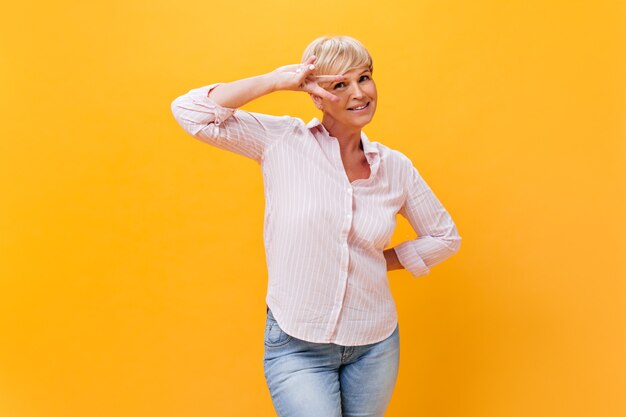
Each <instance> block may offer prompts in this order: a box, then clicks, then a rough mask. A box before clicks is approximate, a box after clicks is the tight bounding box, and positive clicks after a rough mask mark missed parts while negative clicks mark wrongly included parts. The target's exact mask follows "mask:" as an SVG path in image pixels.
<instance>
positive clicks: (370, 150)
mask: <svg viewBox="0 0 626 417" xmlns="http://www.w3.org/2000/svg"><path fill="white" fill-rule="evenodd" d="M317 126H319V128H320V129H321V130H322V131H323V132H324V133H326V135H327V136H330V133H329V132H328V130H326V128H325V127H324V125H323V124H322V122H321V121H320V120H319V119H317V118H316V117H314V118H313V119H311V121H310V122H309V123H307V127H308V128H309V129H313V128H315V127H317ZM361 143H362V144H363V152H364V153H365V155H366V156H367V155H373V154H376V156H380V155H379V154H380V151H379V150H378V147H377V146H376V145H375V144H374V143H372V142H370V140H369V139H368V137H367V135H365V133H364V132H363V131H361ZM368 160H369V157H368Z"/></svg>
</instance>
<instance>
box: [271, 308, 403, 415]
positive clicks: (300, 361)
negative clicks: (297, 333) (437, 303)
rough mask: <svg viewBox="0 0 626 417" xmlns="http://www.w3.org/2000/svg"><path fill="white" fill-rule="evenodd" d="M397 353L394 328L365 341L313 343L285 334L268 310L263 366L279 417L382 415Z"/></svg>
mask: <svg viewBox="0 0 626 417" xmlns="http://www.w3.org/2000/svg"><path fill="white" fill-rule="evenodd" d="M399 354H400V335H399V328H398V327H396V330H395V331H394V332H393V333H392V334H391V336H389V337H388V338H387V339H385V340H382V341H380V342H378V343H373V344H369V345H363V346H341V345H336V344H334V343H312V342H307V341H304V340H301V339H297V338H295V337H292V336H290V335H288V334H287V333H285V332H284V331H283V330H282V329H281V328H280V327H279V326H278V323H277V322H276V320H275V319H274V316H273V315H272V312H271V311H270V310H269V308H268V309H267V319H266V324H265V352H264V358H263V365H264V369H265V380H266V381H267V386H268V388H269V390H270V395H271V397H272V402H273V404H274V408H275V409H276V413H277V414H278V416H279V417H357V416H358V417H382V416H383V415H384V414H385V410H386V408H387V405H388V404H389V400H390V399H391V393H392V392H393V389H394V386H395V383H396V377H397V375H398V364H399Z"/></svg>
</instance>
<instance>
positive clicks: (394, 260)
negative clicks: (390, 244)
mask: <svg viewBox="0 0 626 417" xmlns="http://www.w3.org/2000/svg"><path fill="white" fill-rule="evenodd" d="M383 255H385V261H387V271H393V270H394V269H404V267H403V266H402V264H401V263H400V260H399V259H398V255H397V254H396V251H395V250H394V249H393V248H389V249H386V250H384V251H383Z"/></svg>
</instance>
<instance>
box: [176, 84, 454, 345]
mask: <svg viewBox="0 0 626 417" xmlns="http://www.w3.org/2000/svg"><path fill="white" fill-rule="evenodd" d="M219 84H221V83H215V84H211V85H208V86H205V87H201V88H196V89H192V90H190V91H189V92H188V93H187V94H184V95H182V96H180V97H178V98H176V99H175V100H174V101H173V102H172V112H173V114H174V117H175V119H176V121H177V122H178V123H179V124H180V125H181V126H182V127H183V129H184V130H185V131H187V132H188V133H189V134H190V135H192V136H194V137H195V138H196V139H199V140H201V141H202V142H205V143H207V144H209V145H212V146H216V147H218V148H222V149H225V150H228V151H231V152H235V153H237V154H240V155H243V156H245V157H248V158H251V159H253V160H255V161H256V162H257V163H258V164H259V165H260V167H261V171H262V174H263V184H264V195H265V215H264V228H263V237H264V245H265V256H266V263H267V268H268V288H267V296H266V302H267V305H268V306H269V308H270V309H271V310H272V313H273V315H274V317H275V319H276V321H277V322H278V324H279V325H280V326H281V328H282V329H283V330H284V331H285V332H286V333H287V334H289V335H291V336H294V337H296V338H299V339H303V340H306V341H310V342H317V343H336V344H339V345H344V346H357V345H365V344H370V343H375V342H378V341H381V340H383V339H385V338H386V337H388V336H389V335H391V333H393V331H394V330H395V327H396V324H397V320H398V316H397V313H396V306H395V303H394V300H393V297H392V294H391V291H390V288H389V282H388V280H387V264H386V261H385V257H384V255H383V250H384V249H385V248H386V247H387V246H388V245H389V242H390V240H391V236H392V234H393V232H394V229H395V226H396V214H397V213H400V214H401V215H402V216H404V217H405V218H406V219H407V220H408V221H409V223H410V224H411V226H412V227H413V229H414V230H415V231H416V232H417V234H418V235H419V237H418V238H416V239H414V240H408V241H405V242H403V243H401V244H400V245H397V246H396V247H395V248H394V250H395V251H396V253H397V255H398V259H399V261H400V263H401V264H402V266H403V267H404V268H406V269H407V270H408V271H409V272H410V273H411V274H412V275H413V276H414V277H419V276H422V275H425V274H428V273H429V271H430V268H432V267H433V266H434V265H436V264H438V263H440V262H442V261H443V260H445V259H446V258H448V257H450V256H452V255H453V254H455V253H456V252H457V251H458V250H459V248H460V242H461V237H460V236H459V233H458V232H457V229H456V226H455V224H454V222H453V221H452V219H451V217H450V215H449V214H448V212H447V211H446V210H445V209H444V207H443V206H442V205H441V203H440V202H439V200H438V199H437V197H435V195H434V194H433V192H432V191H431V189H430V188H429V186H428V185H427V184H426V182H424V180H423V179H422V177H421V176H420V174H419V172H418V171H417V169H416V168H415V167H414V166H413V164H412V162H411V160H410V159H409V158H408V157H406V156H405V155H404V154H403V153H401V152H399V151H396V150H393V149H390V148H389V147H387V146H385V145H383V144H381V143H379V142H370V140H369V139H368V138H367V136H366V135H365V133H363V132H361V142H362V145H363V151H364V153H365V157H366V158H367V161H368V162H369V164H370V172H371V173H370V177H369V178H367V179H357V180H354V181H352V182H350V181H349V179H348V177H347V175H346V172H345V169H344V167H343V164H342V161H341V155H340V151H339V143H338V141H337V139H336V138H334V137H332V136H330V135H329V133H328V131H327V130H326V129H325V128H324V125H322V124H321V123H320V121H319V120H318V119H315V118H314V119H313V120H311V122H309V123H308V124H305V123H304V122H303V121H302V120H301V119H299V118H295V117H291V116H272V115H266V114H261V113H254V112H248V111H244V110H240V109H233V108H227V107H223V106H220V105H218V104H217V103H216V102H214V101H213V100H212V99H211V98H210V97H209V92H210V91H211V90H212V89H213V88H215V87H216V86H218V85H219Z"/></svg>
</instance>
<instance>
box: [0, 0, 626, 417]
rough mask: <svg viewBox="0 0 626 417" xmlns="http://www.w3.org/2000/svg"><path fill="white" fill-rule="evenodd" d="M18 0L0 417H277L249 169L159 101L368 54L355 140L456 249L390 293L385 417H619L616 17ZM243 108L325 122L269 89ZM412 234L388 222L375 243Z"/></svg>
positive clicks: (622, 87) (465, 9)
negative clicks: (390, 170) (387, 162)
mask: <svg viewBox="0 0 626 417" xmlns="http://www.w3.org/2000/svg"><path fill="white" fill-rule="evenodd" d="M215 3H216V2H207V1H187V2H185V1H178V2H167V1H140V0H125V1H119V0H114V1H108V2H96V3H94V2H79V1H67V0H61V1H58V2H40V3H36V2H34V1H32V0H26V1H22V2H13V3H12V4H10V5H8V6H6V5H5V7H4V12H3V13H2V15H1V16H0V31H1V36H0V54H1V56H0V60H1V61H0V88H1V91H2V100H0V106H1V108H0V111H1V114H2V120H3V123H2V124H1V126H0V129H1V131H0V137H1V141H0V186H1V190H2V192H1V197H0V198H1V199H2V201H1V204H0V277H1V278H0V416H2V417H86V416H88V417H104V416H106V417H113V416H115V417H131V416H132V417H136V416H151V417H201V416H272V415H274V413H273V409H272V405H271V399H270V396H269V392H268V391H267V388H266V385H265V380H264V376H263V365H262V355H263V331H264V324H265V290H266V285H267V275H266V270H265V258H264V251H263V239H262V227H263V224H262V222H263V208H264V201H263V190H262V177H261V175H260V170H259V168H258V166H257V165H256V164H255V163H254V162H252V161H250V160H247V159H245V158H243V157H241V156H239V155H235V154H230V153H228V152H226V151H223V150H220V149H216V148H212V147H210V146H208V145H206V144H203V143H201V142H199V141H197V140H195V139H194V138H192V137H191V136H188V135H187V134H186V133H185V132H184V131H183V130H182V129H181V128H180V127H179V126H178V125H177V124H176V122H175V121H174V119H173V117H172V115H171V113H170V103H171V101H172V100H173V99H174V98H175V97H177V96H178V95H180V94H183V93H185V92H187V91H188V90H190V89H192V88H196V87H200V86H203V85H207V84H209V83H212V82H217V81H222V82H227V81H232V80H235V79H238V78H243V77H247V76H252V75H257V74H261V73H264V72H268V71H271V70H273V69H274V68H276V67H278V66H281V65H285V64H290V63H296V62H298V61H299V58H300V56H301V53H302V51H303V49H304V47H305V46H306V45H307V44H308V43H309V42H310V41H311V40H313V39H314V38H315V37H317V36H319V35H323V34H348V35H351V36H354V37H356V38H358V39H360V40H361V41H362V42H363V43H364V44H365V45H366V46H367V47H368V48H369V49H370V52H371V53H372V55H373V57H374V63H375V71H374V78H375V79H376V81H377V85H378V93H379V107H378V111H377V114H376V118H375V119H374V121H373V123H372V124H371V125H369V126H367V128H366V129H365V132H366V133H367V135H368V137H369V138H370V139H371V140H374V141H379V142H382V143H384V144H386V145H388V146H390V147H392V148H394V149H398V150H401V151H402V152H404V153H405V154H406V155H407V156H409V157H410V158H411V159H412V160H413V162H414V164H415V165H416V167H418V169H420V172H421V173H422V175H423V176H424V178H425V179H426V181H427V182H428V184H429V185H430V186H431V187H432V189H433V190H434V191H435V193H436V195H437V196H438V197H439V199H440V200H441V201H442V203H443V204H444V206H445V207H446V208H447V209H448V211H449V212H450V214H451V215H452V217H453V219H454V220H455V222H456V224H457V227H458V229H459V232H460V234H461V236H462V238H463V243H462V245H461V251H460V252H459V254H457V255H455V256H454V257H453V258H451V259H449V260H448V261H446V262H444V263H443V264H441V265H438V266H436V267H434V268H433V270H432V271H431V273H430V275H428V276H425V277H422V278H420V279H412V277H411V276H410V274H409V273H408V272H406V271H393V272H390V273H389V279H390V281H391V285H392V289H393V292H394V295H395V297H396V302H397V304H398V310H399V315H400V325H401V366H400V374H399V379H398V383H397V387H396V391H395V393H394V396H393V398H392V402H391V404H390V407H389V412H388V413H387V416H390V417H400V416H428V417H459V416H463V417H474V416H475V417H518V416H519V417H522V416H523V417H528V416H533V417H543V416H545V417H555V416H567V417H577V416H581V417H583V416H584V417H590V416H593V417H617V416H624V415H626V396H624V392H626V355H625V353H626V308H625V307H624V305H625V304H624V302H625V301H626V299H625V294H626V284H625V280H624V278H626V268H625V266H624V258H625V256H624V255H626V250H625V249H626V244H625V243H624V236H625V235H626V221H625V220H624V213H626V192H625V191H626V187H625V184H626V181H625V180H626V178H625V177H626V169H625V163H626V33H625V29H624V28H626V5H625V3H624V2H623V1H617V0H613V1H608V0H605V1H593V2H592V1H586V2H583V1H572V0H568V1H564V0H561V1H552V2H546V1H537V0H530V1H529V0H512V1H506V2H505V1H495V0H492V1H487V0H476V1H458V0H456V1H452V0H450V1H445V0H437V1H433V0H431V1H420V2H417V3H416V2H409V1H404V2H400V1H397V0H390V1H386V2H384V3H380V2H372V1H365V2H357V1H344V2H336V1H326V0H320V1H318V2H314V3H306V2H305V3H296V4H294V3H293V2H290V1H287V0H270V1H265V2H257V1H250V0H243V1H237V2H220V4H218V5H215ZM244 108H245V109H247V110H252V111H261V112H265V113H270V114H277V115H282V114H291V115H293V116H298V117H301V118H303V119H305V121H308V120H310V119H311V118H312V117H317V116H319V113H318V112H317V110H316V109H315V108H314V107H313V104H312V103H311V101H310V99H309V97H308V96H306V95H305V94H301V93H296V92H279V93H275V94H272V95H269V96H265V97H262V98H261V99H259V100H257V101H254V102H252V103H249V104H248V105H247V106H245V107H244ZM414 237H415V234H414V232H413V231H412V229H411V228H410V226H409V225H408V223H407V222H406V221H404V219H403V218H401V217H399V226H398V229H397V231H396V234H395V235H394V240H393V242H392V243H393V245H396V244H398V243H400V242H402V241H404V240H406V239H412V238H414Z"/></svg>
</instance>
